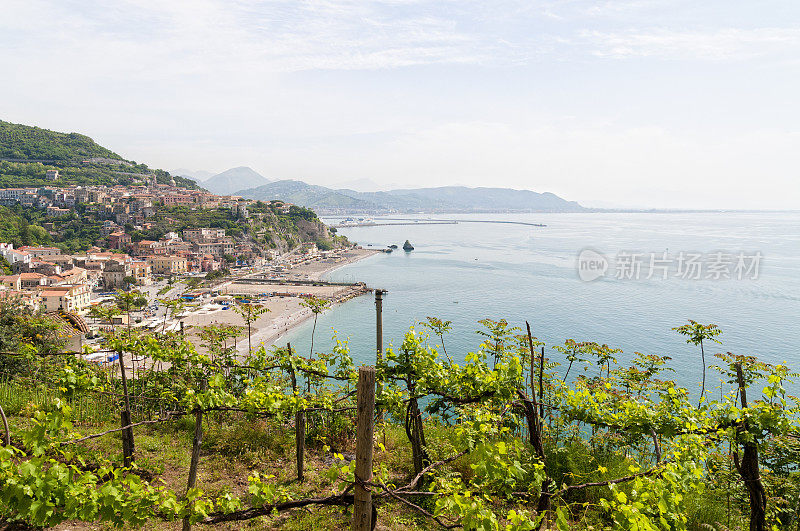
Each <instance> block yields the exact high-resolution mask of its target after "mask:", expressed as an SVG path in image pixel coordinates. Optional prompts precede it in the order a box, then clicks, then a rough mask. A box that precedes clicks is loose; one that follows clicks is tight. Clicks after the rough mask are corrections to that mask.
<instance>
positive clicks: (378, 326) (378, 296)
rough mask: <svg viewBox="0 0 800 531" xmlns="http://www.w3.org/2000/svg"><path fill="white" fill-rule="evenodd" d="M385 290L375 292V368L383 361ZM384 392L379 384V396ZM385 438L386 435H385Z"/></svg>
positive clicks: (380, 413)
mask: <svg viewBox="0 0 800 531" xmlns="http://www.w3.org/2000/svg"><path fill="white" fill-rule="evenodd" d="M384 293H386V290H384V289H376V290H375V336H376V337H375V339H376V346H375V366H376V367H377V366H378V365H380V363H381V361H382V360H383V294H384ZM381 390H382V386H381V384H377V394H380V392H381ZM378 422H379V423H382V422H383V410H381V409H380V408H378ZM384 436H385V433H384Z"/></svg>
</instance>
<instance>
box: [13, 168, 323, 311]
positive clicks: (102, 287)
mask: <svg viewBox="0 0 800 531" xmlns="http://www.w3.org/2000/svg"><path fill="white" fill-rule="evenodd" d="M51 174H52V175H51ZM48 178H50V179H51V180H52V181H54V182H55V181H57V180H58V172H57V171H52V172H51V171H48ZM252 203H255V201H252V200H245V199H242V198H240V197H235V196H219V195H214V194H211V193H209V192H207V191H205V190H189V189H186V188H182V187H179V186H176V184H175V182H174V181H173V182H171V183H170V184H159V183H157V182H156V181H155V179H154V178H153V179H150V180H146V181H145V182H140V183H138V184H134V185H129V186H124V185H114V186H104V185H90V186H63V187H59V186H57V185H53V186H44V187H38V188H7V189H0V205H4V206H13V205H15V204H20V205H22V206H24V207H28V208H36V209H40V210H44V211H45V212H46V217H47V219H51V220H52V221H51V222H45V223H43V226H44V228H45V229H47V230H48V231H50V232H51V233H52V234H57V232H58V220H59V219H60V218H63V217H64V216H69V215H73V214H75V213H76V212H77V210H78V207H80V211H81V212H82V214H81V215H82V216H83V217H86V216H87V214H92V219H95V220H101V219H102V220H103V221H102V225H101V226H100V238H99V239H98V240H97V241H95V242H94V245H93V246H91V247H90V248H88V249H85V250H81V251H78V252H76V253H71V254H70V253H64V252H62V250H61V249H60V248H58V247H56V246H20V247H15V246H14V245H13V243H10V242H0V258H2V259H3V260H5V262H6V263H7V264H8V266H10V268H11V273H12V274H9V275H3V276H0V297H19V298H20V299H21V300H22V301H23V302H24V303H26V304H29V305H31V306H33V307H37V308H38V307H41V308H42V309H44V310H45V311H48V312H59V311H61V312H70V313H74V314H77V315H83V314H85V313H86V311H87V310H88V309H89V308H90V306H91V303H92V300H93V295H92V294H93V293H98V292H109V291H114V290H117V289H123V288H126V287H130V286H150V285H152V284H153V282H154V281H156V280H159V279H162V280H163V279H172V278H173V277H192V276H203V275H204V274H208V273H210V272H214V271H221V270H224V271H227V270H228V269H232V268H237V267H238V268H247V269H248V270H249V271H256V270H260V271H265V270H266V269H264V266H267V265H268V264H271V263H274V264H277V263H278V262H279V263H280V265H274V264H273V265H274V269H276V271H279V270H282V269H284V268H285V267H287V266H288V267H291V266H292V265H296V264H298V263H303V262H305V261H308V260H314V259H317V258H326V257H329V256H330V255H331V251H329V250H325V251H323V250H320V249H318V248H317V246H316V244H315V243H314V242H299V243H298V245H297V248H296V249H295V252H293V253H282V252H281V250H279V249H265V248H260V247H259V246H257V245H255V244H254V243H253V242H252V241H251V240H249V239H247V238H239V239H234V238H233V237H232V236H231V235H230V234H227V233H226V230H225V229H223V228H212V227H192V228H187V229H185V230H183V231H180V232H173V231H170V232H166V233H165V234H164V235H163V236H162V237H161V238H159V239H158V240H146V239H144V240H139V241H134V240H133V239H132V237H131V232H134V231H146V230H148V229H150V228H151V227H152V225H153V224H152V223H151V222H150V221H149V220H150V219H152V218H153V216H154V215H155V214H156V212H157V211H158V209H159V208H161V207H172V206H176V205H181V206H185V207H187V208H188V209H190V210H203V209H226V210H229V211H230V212H231V214H232V215H233V216H235V218H236V219H239V220H240V221H241V222H242V223H247V222H248V221H249V220H250V219H251V218H259V217H262V216H263V215H264V214H263V212H255V213H253V214H252V215H251V213H250V212H249V209H248V206H249V205H251V204H252ZM273 206H274V207H275V208H276V209H277V211H279V212H288V211H289V209H290V208H292V206H293V205H291V204H288V203H283V202H277V205H273ZM319 225H321V224H319ZM322 227H323V230H325V229H324V225H322ZM326 235H327V233H326Z"/></svg>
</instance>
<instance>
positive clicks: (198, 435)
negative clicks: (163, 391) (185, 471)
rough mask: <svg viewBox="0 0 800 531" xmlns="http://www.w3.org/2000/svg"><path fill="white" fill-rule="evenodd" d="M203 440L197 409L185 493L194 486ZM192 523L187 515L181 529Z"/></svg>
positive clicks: (200, 412) (190, 526)
mask: <svg viewBox="0 0 800 531" xmlns="http://www.w3.org/2000/svg"><path fill="white" fill-rule="evenodd" d="M202 442H203V410H202V409H197V410H195V412H194V441H193V443H192V462H191V464H190V465H189V479H188V480H187V481H186V493H187V495H188V493H189V491H190V490H191V489H193V488H194V485H195V483H196V482H197V465H198V464H199V463H200V445H201V444H202ZM191 528H192V524H191V523H190V522H189V517H188V516H187V517H186V518H184V519H183V531H189V529H191Z"/></svg>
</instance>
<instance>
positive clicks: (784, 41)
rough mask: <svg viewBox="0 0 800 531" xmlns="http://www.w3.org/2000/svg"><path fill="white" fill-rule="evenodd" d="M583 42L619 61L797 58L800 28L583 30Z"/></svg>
mask: <svg viewBox="0 0 800 531" xmlns="http://www.w3.org/2000/svg"><path fill="white" fill-rule="evenodd" d="M580 40H581V41H583V42H584V43H586V44H587V45H588V46H590V47H591V53H592V54H593V55H596V56H599V57H610V58H616V59H624V58H629V57H655V58H665V59H703V60H712V61H727V60H732V59H737V60H739V59H751V58H756V57H763V56H768V55H796V54H797V53H798V51H800V29H797V28H755V29H740V28H726V29H716V30H710V31H675V30H671V29H650V30H629V31H625V32H611V33H609V32H603V31H583V32H581V33H580Z"/></svg>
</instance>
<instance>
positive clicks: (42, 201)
mask: <svg viewBox="0 0 800 531" xmlns="http://www.w3.org/2000/svg"><path fill="white" fill-rule="evenodd" d="M51 173H53V174H54V175H55V178H51V177H50V174H51ZM144 177H147V176H144ZM57 178H58V171H57V170H49V171H48V179H50V180H56V179H57ZM17 203H19V204H21V205H23V206H27V207H34V208H39V209H42V210H44V211H45V212H46V214H47V216H49V217H62V216H65V215H68V214H70V212H72V209H73V208H74V207H75V205H79V204H84V205H86V209H87V211H94V212H96V213H97V214H98V215H99V217H102V218H107V219H113V220H114V222H115V223H116V224H117V225H118V226H120V227H121V226H123V225H125V224H126V223H132V224H142V223H145V222H146V220H147V218H150V217H152V216H153V215H154V214H155V213H156V209H157V206H158V205H167V206H171V205H185V206H189V207H192V208H228V209H231V210H232V211H233V212H234V213H235V214H236V215H238V216H240V217H243V218H247V217H248V216H249V212H248V209H247V204H248V201H247V200H244V199H242V198H240V197H237V196H220V195H215V194H212V193H210V192H206V191H203V190H188V189H186V188H181V187H178V186H176V185H175V181H174V180H173V181H172V182H171V183H170V184H159V183H157V182H155V177H153V178H152V179H150V180H149V181H147V182H144V183H142V182H140V183H139V184H133V185H127V186H126V185H115V186H105V185H94V186H64V187H58V186H55V185H54V186H41V187H33V188H3V189H0V205H6V206H8V205H14V204H17Z"/></svg>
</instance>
